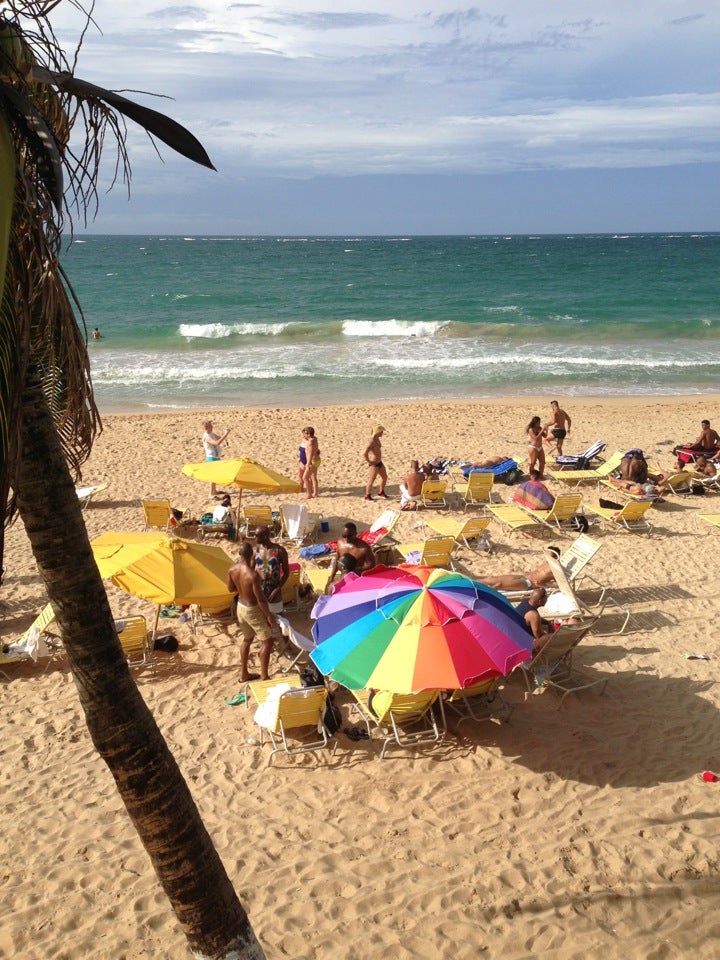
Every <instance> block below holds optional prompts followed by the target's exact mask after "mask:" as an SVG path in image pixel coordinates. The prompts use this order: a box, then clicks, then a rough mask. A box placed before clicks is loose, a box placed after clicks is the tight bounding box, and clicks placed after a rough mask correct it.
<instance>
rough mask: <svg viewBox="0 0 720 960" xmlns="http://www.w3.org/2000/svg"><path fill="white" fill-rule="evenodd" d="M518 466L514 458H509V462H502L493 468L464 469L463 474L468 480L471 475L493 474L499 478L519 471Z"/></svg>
mask: <svg viewBox="0 0 720 960" xmlns="http://www.w3.org/2000/svg"><path fill="white" fill-rule="evenodd" d="M517 466H518V465H517V461H516V460H513V458H512V457H508V458H507V460H501V461H500V463H496V464H494V465H493V466H492V467H472V466H470V467H463V468H462V472H463V473H464V475H465V479H466V480H467V478H468V477H469V476H470V474H471V473H492V474H493V476H495V477H498V478H499V477H502V476H503V475H504V474H506V473H509V472H510V471H511V470H517Z"/></svg>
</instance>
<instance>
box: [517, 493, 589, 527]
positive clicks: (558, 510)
mask: <svg viewBox="0 0 720 960" xmlns="http://www.w3.org/2000/svg"><path fill="white" fill-rule="evenodd" d="M520 509H521V510H525V511H526V513H529V514H530V515H531V516H532V517H533V519H534V520H537V522H538V523H541V524H543V525H544V526H545V527H549V528H551V529H553V530H562V529H563V528H567V527H570V526H571V525H572V522H573V520H574V518H575V516H576V514H578V513H582V494H579V493H559V494H558V495H557V496H556V497H555V502H554V503H553V505H552V507H551V508H550V509H549V510H530V509H529V508H528V507H520ZM586 526H587V525H586Z"/></svg>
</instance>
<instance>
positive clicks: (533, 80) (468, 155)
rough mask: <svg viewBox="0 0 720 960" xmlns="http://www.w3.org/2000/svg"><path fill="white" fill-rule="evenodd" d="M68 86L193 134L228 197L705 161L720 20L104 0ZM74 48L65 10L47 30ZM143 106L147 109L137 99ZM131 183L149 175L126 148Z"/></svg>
mask: <svg viewBox="0 0 720 960" xmlns="http://www.w3.org/2000/svg"><path fill="white" fill-rule="evenodd" d="M94 17H95V20H96V22H97V23H98V24H99V26H100V27H101V28H102V31H103V34H102V35H99V34H98V33H97V32H96V31H94V30H93V29H92V28H91V30H90V31H89V32H88V34H87V36H86V38H85V41H84V46H83V50H82V52H81V54H80V60H79V66H78V71H77V72H78V74H79V75H80V76H82V77H84V78H86V79H88V80H92V81H94V82H97V83H100V84H104V85H107V86H112V87H114V88H121V87H122V88H132V89H135V90H145V91H155V92H157V93H160V94H166V95H169V96H172V97H173V98H174V102H169V103H168V102H167V101H162V100H160V101H149V100H145V102H149V103H151V105H153V106H156V107H157V108H158V109H161V110H164V111H165V112H167V113H169V114H170V115H172V116H173V117H175V118H176V119H178V120H179V121H180V122H182V123H184V124H185V125H187V126H188V127H189V128H190V129H191V130H192V131H193V132H194V133H195V134H196V135H197V136H198V137H199V138H200V139H201V140H202V141H203V143H204V145H205V146H206V147H207V149H208V150H209V152H210V154H211V156H212V158H213V160H214V162H215V163H216V165H217V166H218V168H219V169H220V170H221V172H222V174H223V176H224V177H227V178H228V179H229V180H230V181H233V180H236V181H240V180H243V179H247V178H252V177H257V176H259V175H263V176H273V175H280V176H292V177H298V178H308V177H313V176H317V175H324V174H334V175H341V176H343V175H353V174H374V173H376V174H398V175H402V174H418V173H446V174H461V173H470V174H478V173H487V172H492V173H496V172H503V171H513V170H548V169H557V170H570V169H573V168H576V169H586V168H587V167H589V166H597V167H607V168H617V167H619V166H625V167H637V168H642V167H655V166H662V165H663V164H667V165H672V164H677V163H710V162H714V161H716V160H717V159H718V155H719V154H720V149H719V142H720V138H718V134H717V131H718V129H720V123H719V121H720V83H718V74H717V67H716V62H717V51H716V46H717V44H716V39H717V37H718V35H719V34H720V6H718V5H717V4H716V3H710V0H698V2H697V3H695V4H694V5H693V6H692V7H688V5H687V0H664V2H663V3H661V4H649V5H638V4H628V3H627V0H596V2H583V0H575V2H571V0H554V2H553V3H552V4H538V3H537V2H536V0H509V2H508V0H506V2H504V3H502V4H500V3H497V4H494V5H489V4H485V3H483V4H479V3H475V4H473V3H472V2H470V3H469V4H467V5H460V4H458V3H457V2H453V0H430V5H428V4H427V3H426V2H419V0H394V2H393V3H391V4H390V3H388V2H387V0H363V2H362V3H360V2H359V0H354V2H353V0H351V2H348V0H332V3H330V2H328V0H317V2H313V0H278V2H257V3H254V2H247V3H242V2H237V3H234V2H226V0H200V2H198V3H191V4H175V5H172V4H169V3H167V2H164V3H163V2H159V0H146V2H143V3H137V2H133V3H130V2H128V0H98V2H97V4H96V7H95V11H94ZM51 19H52V20H53V22H54V23H55V25H56V29H58V31H59V32H60V35H61V37H62V39H63V40H64V42H65V45H66V48H67V49H70V48H71V44H72V41H73V40H74V39H76V38H77V36H78V24H79V21H78V17H77V14H76V13H75V12H74V11H73V7H72V4H71V3H70V2H69V0H66V2H65V3H62V4H61V5H60V7H59V8H58V9H57V10H56V11H55V13H54V14H53V15H52V17H51ZM141 99H144V98H141ZM131 145H132V153H133V156H134V158H135V165H136V169H137V170H138V176H137V177H136V182H139V180H140V171H141V170H142V169H143V168H144V166H145V158H146V157H147V158H148V161H147V162H148V163H155V162H156V160H155V157H154V155H153V156H152V157H151V156H150V154H151V152H152V151H151V149H150V148H148V146H147V144H146V143H145V142H144V141H143V139H142V134H140V133H134V132H133V133H132V135H131Z"/></svg>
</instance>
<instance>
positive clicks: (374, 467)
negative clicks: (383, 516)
mask: <svg viewBox="0 0 720 960" xmlns="http://www.w3.org/2000/svg"><path fill="white" fill-rule="evenodd" d="M384 433H385V427H380V426H377V427H373V428H372V433H371V435H370V443H368V445H367V446H366V447H365V452H364V454H363V456H364V457H365V460H366V462H367V464H368V466H369V468H370V470H369V472H368V480H367V485H366V487H365V499H366V500H374V499H375V498H374V497H373V495H372V489H373V484H374V483H375V480H376V478H377V477H380V489H379V490H378V492H377V495H378V497H379V498H380V499H381V500H389V499H390V497H388V495H387V494H386V493H385V484H386V483H387V478H388V476H387V470H386V469H385V464H384V463H383V462H382V444H381V437H382V435H383V434H384Z"/></svg>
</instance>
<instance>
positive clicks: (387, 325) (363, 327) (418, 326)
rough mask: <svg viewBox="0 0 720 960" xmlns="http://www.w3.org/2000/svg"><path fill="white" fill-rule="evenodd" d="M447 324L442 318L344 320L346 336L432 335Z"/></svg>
mask: <svg viewBox="0 0 720 960" xmlns="http://www.w3.org/2000/svg"><path fill="white" fill-rule="evenodd" d="M446 325H447V324H446V323H445V321H440V320H435V321H431V320H395V319H392V320H344V321H343V325H342V332H343V333H344V334H345V336H346V337H432V336H434V335H435V334H436V333H437V332H438V331H439V330H442V328H443V327H444V326H446Z"/></svg>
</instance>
